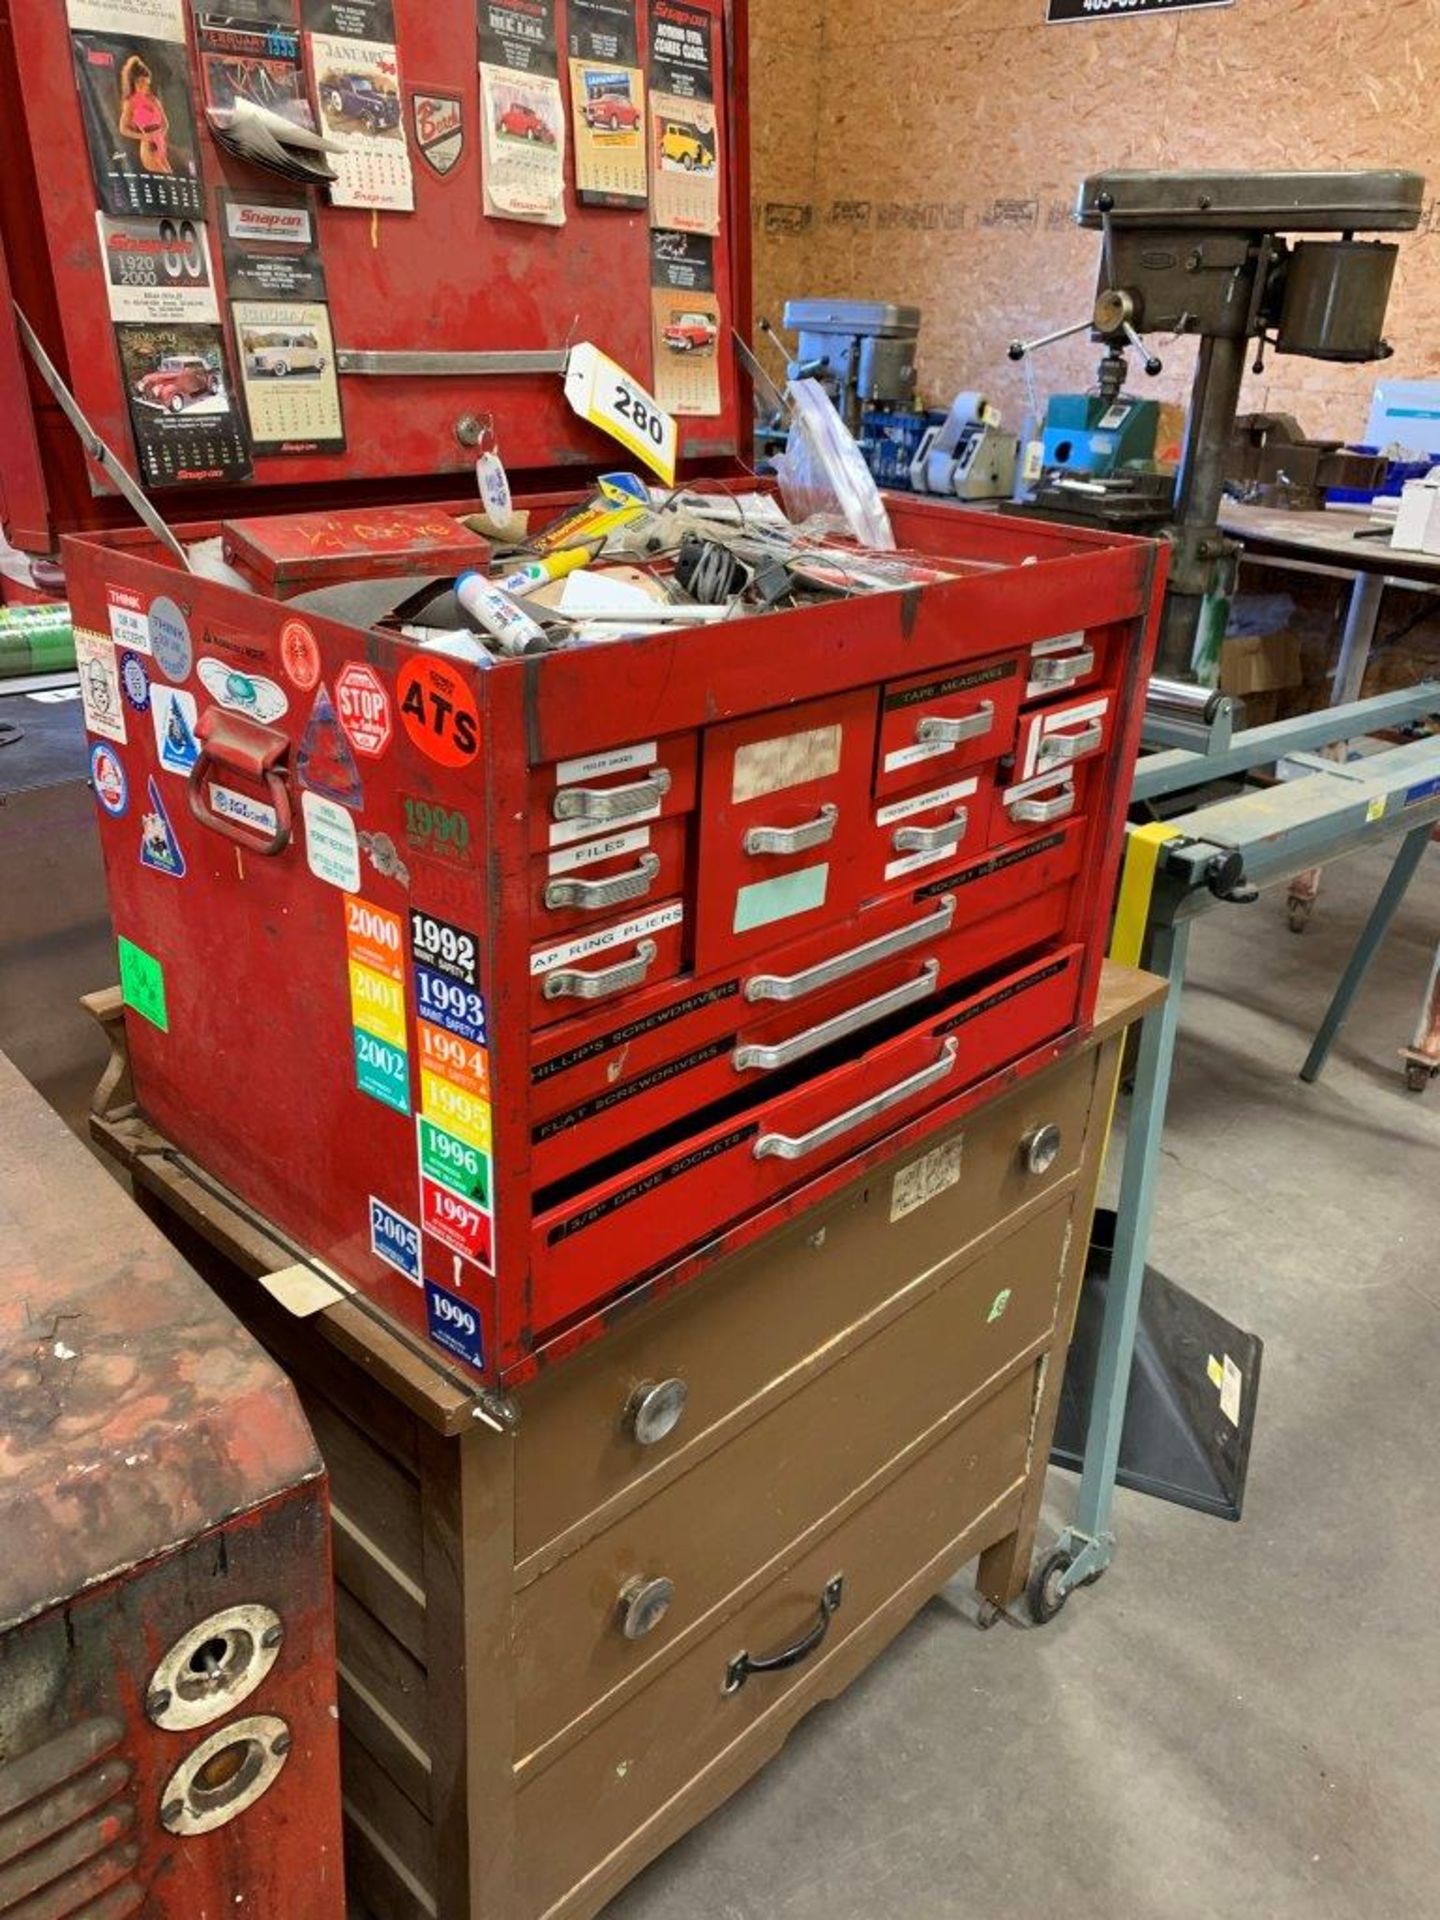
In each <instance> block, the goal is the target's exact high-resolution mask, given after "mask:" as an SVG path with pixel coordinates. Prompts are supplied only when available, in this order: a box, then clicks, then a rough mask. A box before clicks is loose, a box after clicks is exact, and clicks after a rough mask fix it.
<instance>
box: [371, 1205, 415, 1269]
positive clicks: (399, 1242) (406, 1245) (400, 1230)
mask: <svg viewBox="0 0 1440 1920" xmlns="http://www.w3.org/2000/svg"><path fill="white" fill-rule="evenodd" d="M370 1251H371V1252H372V1253H373V1254H376V1255H377V1256H378V1257H379V1258H380V1259H381V1260H383V1261H384V1262H385V1264H386V1265H387V1266H391V1267H394V1269H395V1271H396V1272H397V1273H403V1274H404V1276H405V1278H406V1279H407V1280H409V1281H411V1282H413V1284H414V1285H415V1286H417V1287H418V1286H419V1285H420V1229H419V1228H418V1227H417V1226H416V1225H415V1224H414V1222H413V1221H410V1220H407V1219H406V1218H405V1216H404V1214H403V1213H397V1212H396V1211H395V1209H394V1208H393V1207H387V1206H386V1204H385V1202H384V1201H383V1200H377V1199H376V1198H375V1196H374V1194H373V1193H372V1194H371V1196H370Z"/></svg>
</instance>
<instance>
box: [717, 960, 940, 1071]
mask: <svg viewBox="0 0 1440 1920" xmlns="http://www.w3.org/2000/svg"><path fill="white" fill-rule="evenodd" d="M939 978H940V962H939V961H938V960H927V961H925V962H924V964H923V965H922V966H921V969H920V972H919V973H918V974H917V975H916V977H915V979H913V980H905V981H902V982H901V984H900V985H899V986H898V987H891V988H890V990H889V991H888V992H887V993H881V994H877V995H876V996H875V998H874V999H873V1000H866V1001H865V1002H863V1004H862V1005H860V1006H858V1007H847V1008H846V1010H845V1012H844V1013H837V1014H835V1015H834V1016H833V1018H831V1019H829V1020H822V1021H821V1022H820V1025H819V1026H818V1027H807V1028H806V1029H805V1031H804V1032H803V1033H795V1034H792V1035H791V1036H790V1038H789V1039H788V1040H781V1041H780V1042H779V1043H778V1044H777V1045H776V1046H773V1047H762V1046H755V1045H751V1046H744V1047H737V1048H736V1049H735V1051H734V1053H732V1054H731V1056H730V1060H731V1064H732V1065H733V1066H734V1068H735V1071H736V1072H737V1073H746V1072H749V1071H752V1070H759V1071H761V1072H764V1073H773V1072H774V1071H775V1069H776V1068H777V1067H788V1066H791V1065H793V1064H794V1062H795V1061H796V1060H803V1059H804V1058H805V1056H806V1055H807V1054H811V1053H818V1052H819V1051H820V1049H821V1047H828V1046H829V1045H830V1043H831V1041H832V1040H844V1039H845V1038H847V1036H848V1035H850V1034H852V1033H858V1032H859V1031H860V1029H861V1028H862V1027H870V1026H873V1025H874V1024H875V1022H876V1021H877V1020H883V1019H885V1018H886V1016H887V1015H889V1014H892V1013H899V1012H900V1011H901V1010H902V1009H903V1008H905V1007H911V1006H914V1004H915V1002H916V1001H917V1000H923V999H925V998H926V996H927V995H929V994H931V993H933V992H934V991H935V982H936V981H937V980H938V979H939Z"/></svg>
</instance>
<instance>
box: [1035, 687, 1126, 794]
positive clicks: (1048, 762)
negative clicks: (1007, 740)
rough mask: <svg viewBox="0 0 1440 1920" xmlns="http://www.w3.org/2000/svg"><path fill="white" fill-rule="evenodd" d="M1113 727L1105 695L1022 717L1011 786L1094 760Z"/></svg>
mask: <svg viewBox="0 0 1440 1920" xmlns="http://www.w3.org/2000/svg"><path fill="white" fill-rule="evenodd" d="M1113 725H1114V720H1113V716H1112V714H1111V699H1110V696H1109V694H1108V693H1097V694H1093V695H1091V696H1090V697H1089V698H1087V699H1084V700H1067V701H1065V702H1063V703H1062V704H1059V705H1056V706H1052V707H1042V708H1040V709H1038V710H1037V711H1035V712H1032V713H1026V714H1025V715H1023V716H1022V718H1021V721H1020V738H1019V740H1018V742H1017V744H1016V749H1015V768H1014V772H1013V774H1012V775H1011V785H1012V786H1014V785H1020V784H1022V783H1023V782H1025V781H1027V780H1034V779H1037V778H1038V777H1039V776H1040V775H1041V774H1046V773H1063V772H1064V770H1065V768H1066V767H1074V766H1078V765H1079V764H1080V763H1081V762H1082V761H1084V760H1094V759H1096V758H1098V757H1099V755H1101V754H1103V753H1104V751H1105V748H1106V746H1107V745H1108V744H1109V740H1110V732H1111V728H1112V726H1113Z"/></svg>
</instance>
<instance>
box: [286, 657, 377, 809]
mask: <svg viewBox="0 0 1440 1920" xmlns="http://www.w3.org/2000/svg"><path fill="white" fill-rule="evenodd" d="M295 767H296V772H297V773H298V774H299V776H300V784H301V786H302V787H308V788H309V789H310V791H311V792H312V793H318V794H320V795H321V796H322V797H323V798H324V799H326V800H338V801H339V803H340V805H341V806H342V807H350V808H352V809H353V810H354V811H355V812H356V813H358V812H359V811H360V808H361V807H362V806H363V805H364V800H365V795H364V790H363V788H362V787H361V785H360V769H359V767H357V766H356V764H355V755H354V754H353V753H352V752H351V750H350V742H349V741H348V740H347V739H346V738H345V734H344V730H343V729H342V727H341V725H340V717H339V715H338V714H337V713H336V711H335V703H334V702H333V701H332V700H331V698H330V689H329V688H328V687H327V686H326V685H325V682H324V681H323V680H322V681H321V682H320V687H319V691H318V692H317V693H316V695H315V704H314V706H312V707H311V709H310V718H309V719H308V720H307V721H306V722H305V732H304V735H303V736H302V738H301V741H300V751H299V753H298V754H297V756H296V761H295Z"/></svg>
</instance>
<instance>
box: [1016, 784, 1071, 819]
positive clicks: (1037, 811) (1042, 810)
mask: <svg viewBox="0 0 1440 1920" xmlns="http://www.w3.org/2000/svg"><path fill="white" fill-rule="evenodd" d="M1005 811H1006V813H1008V814H1009V816H1010V818H1011V819H1012V820H1013V821H1014V822H1015V824H1016V826H1017V827H1045V826H1048V825H1049V824H1050V822H1051V821H1052V820H1068V819H1069V817H1070V815H1071V814H1072V813H1073V812H1074V811H1075V789H1074V787H1066V789H1065V791H1064V792H1063V793H1057V794H1056V796H1055V798H1054V799H1053V800H1011V801H1010V802H1009V803H1008V805H1007V806H1006V808H1005Z"/></svg>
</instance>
